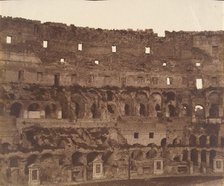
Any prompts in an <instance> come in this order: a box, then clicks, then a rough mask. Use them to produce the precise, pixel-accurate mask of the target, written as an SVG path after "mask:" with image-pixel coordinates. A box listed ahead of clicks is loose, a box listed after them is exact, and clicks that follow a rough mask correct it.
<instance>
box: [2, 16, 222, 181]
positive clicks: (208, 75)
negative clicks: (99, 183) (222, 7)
mask: <svg viewBox="0 0 224 186" xmlns="http://www.w3.org/2000/svg"><path fill="white" fill-rule="evenodd" d="M223 43H224V31H217V32H182V31H181V32H166V33H165V37H158V36H157V34H155V33H153V31H152V30H144V31H141V30H140V31H132V30H102V29H91V28H80V27H75V26H74V25H70V26H67V25H65V24H59V23H49V22H48V23H43V24H41V22H39V21H31V20H25V19H20V18H10V17H0V177H1V182H0V184H1V183H6V182H11V183H14V182H20V183H23V184H28V183H29V184H40V183H45V182H52V183H56V182H79V181H80V182H82V181H86V180H91V179H112V178H128V177H131V178H140V177H147V176H152V175H158V174H161V175H169V174H171V175H174V174H184V175H186V174H199V173H200V174H214V173H216V174H219V173H223V172H224V166H223V164H224V154H223V147H224V109H223V107H224V45H223Z"/></svg>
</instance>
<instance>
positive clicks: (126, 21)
mask: <svg viewBox="0 0 224 186" xmlns="http://www.w3.org/2000/svg"><path fill="white" fill-rule="evenodd" d="M0 14H1V15H3V16H12V17H23V18H27V19H34V20H40V21H42V22H47V21H52V22H62V23H67V24H74V25H75V26H84V27H86V26H88V27H93V28H106V29H127V28H132V29H134V30H136V29H153V30H154V32H156V33H158V34H159V35H164V31H165V30H168V31H173V30H175V31H179V30H184V31H203V30H224V1H215V0H107V1H85V0H8V1H0Z"/></svg>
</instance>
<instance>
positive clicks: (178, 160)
mask: <svg viewBox="0 0 224 186" xmlns="http://www.w3.org/2000/svg"><path fill="white" fill-rule="evenodd" d="M173 161H177V162H180V161H181V157H180V155H176V156H174V158H173Z"/></svg>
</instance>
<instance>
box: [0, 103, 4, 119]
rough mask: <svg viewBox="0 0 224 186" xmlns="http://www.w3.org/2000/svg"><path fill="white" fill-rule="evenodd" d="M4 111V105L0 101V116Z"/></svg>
mask: <svg viewBox="0 0 224 186" xmlns="http://www.w3.org/2000/svg"><path fill="white" fill-rule="evenodd" d="M4 112H5V105H4V104H3V103H0V116H3V115H4Z"/></svg>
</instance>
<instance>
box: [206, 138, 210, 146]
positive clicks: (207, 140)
mask: <svg viewBox="0 0 224 186" xmlns="http://www.w3.org/2000/svg"><path fill="white" fill-rule="evenodd" d="M206 145H210V136H206Z"/></svg>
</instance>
